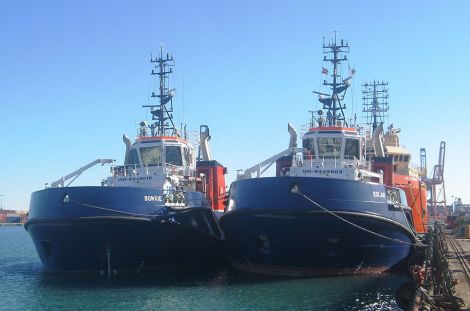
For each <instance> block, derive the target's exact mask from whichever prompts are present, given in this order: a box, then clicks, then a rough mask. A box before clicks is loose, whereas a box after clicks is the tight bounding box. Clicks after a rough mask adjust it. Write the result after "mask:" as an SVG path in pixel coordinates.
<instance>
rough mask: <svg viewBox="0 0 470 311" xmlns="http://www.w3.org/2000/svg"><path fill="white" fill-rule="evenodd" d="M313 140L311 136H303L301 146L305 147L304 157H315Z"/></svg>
mask: <svg viewBox="0 0 470 311" xmlns="http://www.w3.org/2000/svg"><path fill="white" fill-rule="evenodd" d="M314 142H315V140H314V139H313V138H305V139H304V140H302V148H304V149H305V152H304V159H306V160H310V159H314V158H315V146H314V145H315V144H314Z"/></svg>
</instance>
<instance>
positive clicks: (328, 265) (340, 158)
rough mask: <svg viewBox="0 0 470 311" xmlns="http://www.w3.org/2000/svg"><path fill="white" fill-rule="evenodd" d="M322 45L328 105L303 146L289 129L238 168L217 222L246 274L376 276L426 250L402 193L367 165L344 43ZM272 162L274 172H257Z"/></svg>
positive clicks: (233, 259)
mask: <svg viewBox="0 0 470 311" xmlns="http://www.w3.org/2000/svg"><path fill="white" fill-rule="evenodd" d="M323 51H324V53H325V54H326V55H325V58H324V60H323V61H324V62H325V63H327V64H331V65H332V66H333V68H332V71H331V78H332V79H331V80H332V81H331V82H327V81H326V80H325V81H324V82H323V85H324V86H326V87H329V88H330V90H331V93H330V94H327V93H321V92H315V93H317V94H318V95H319V101H320V103H321V104H322V109H320V110H318V111H317V112H314V113H312V120H311V122H310V126H309V129H308V130H307V132H306V133H305V134H304V135H303V137H302V148H297V144H296V141H297V136H296V132H295V130H294V129H293V127H292V126H290V125H289V127H288V129H289V133H290V143H289V148H288V149H286V150H284V151H282V152H280V153H278V154H277V155H274V156H273V157H271V158H269V159H267V160H266V161H263V162H261V163H258V164H256V165H254V166H253V167H252V168H249V169H247V170H246V171H244V172H243V173H242V174H239V176H238V179H237V180H236V181H235V182H233V183H232V185H231V187H230V191H229V198H228V204H227V208H226V213H225V214H224V215H223V216H222V218H221V221H220V226H221V227H222V229H223V231H224V233H225V238H226V241H227V247H228V251H229V258H230V261H231V263H232V265H233V266H234V267H236V268H238V269H240V270H243V271H247V272H252V273H256V274H265V275H276V276H296V277H297V276H298V277H308V276H327V275H352V274H369V273H380V272H385V271H391V270H392V269H395V267H400V266H402V265H403V263H405V262H406V261H407V259H408V258H410V257H411V255H412V254H413V252H414V250H416V249H419V248H421V246H422V244H421V243H420V241H419V240H418V237H417V235H416V234H415V232H414V229H413V222H412V216H411V214H412V211H411V208H410V207H409V206H407V200H406V196H405V193H404V191H403V190H402V189H400V188H396V187H390V186H387V185H385V184H384V183H383V175H382V174H380V173H377V172H373V171H372V170H371V165H370V162H368V161H366V159H365V137H364V135H362V134H361V133H360V132H359V128H358V127H357V126H356V125H354V124H351V125H349V124H348V120H347V119H346V117H345V115H344V111H345V108H346V107H345V104H344V103H343V99H344V96H345V93H346V90H347V89H348V87H349V86H350V85H351V81H352V74H353V73H354V70H351V72H350V73H351V74H350V76H348V77H347V78H345V79H343V78H342V77H341V74H340V70H339V69H340V68H341V67H340V64H341V63H342V62H345V61H347V56H346V54H347V53H348V52H349V45H348V43H345V42H344V41H343V40H341V41H340V42H337V40H336V38H335V39H334V40H333V41H331V42H329V43H328V44H325V43H324V44H323ZM327 67H328V66H327ZM343 68H344V67H343ZM322 73H324V74H326V75H327V74H328V69H327V68H322ZM352 122H353V121H351V123H352ZM273 163H276V176H275V177H261V174H262V173H263V172H264V171H265V170H266V169H267V167H269V166H270V165H272V164H273ZM265 167H266V169H264V168H265ZM262 169H264V170H262ZM254 173H255V174H256V176H255V177H254V178H252V175H253V174H254Z"/></svg>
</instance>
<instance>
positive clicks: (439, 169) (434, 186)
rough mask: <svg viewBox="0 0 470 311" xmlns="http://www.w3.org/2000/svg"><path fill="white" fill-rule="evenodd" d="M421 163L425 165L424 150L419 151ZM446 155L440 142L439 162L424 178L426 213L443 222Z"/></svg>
mask: <svg viewBox="0 0 470 311" xmlns="http://www.w3.org/2000/svg"><path fill="white" fill-rule="evenodd" d="M420 153H421V163H422V165H423V164H424V165H426V164H425V163H426V150H425V149H424V148H422V149H421V152H420ZM445 155H446V143H445V141H441V144H440V147H439V160H438V163H437V164H436V165H434V167H433V169H432V171H431V174H430V177H427V178H424V182H425V183H426V187H427V189H428V211H429V212H430V217H432V218H434V220H439V219H441V220H443V219H446V218H447V207H446V189H445V182H444V163H445Z"/></svg>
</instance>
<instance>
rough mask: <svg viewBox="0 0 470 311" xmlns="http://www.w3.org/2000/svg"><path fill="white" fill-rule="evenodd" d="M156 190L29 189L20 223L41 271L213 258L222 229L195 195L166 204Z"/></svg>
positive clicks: (219, 251) (221, 255) (210, 261)
mask: <svg viewBox="0 0 470 311" xmlns="http://www.w3.org/2000/svg"><path fill="white" fill-rule="evenodd" d="M160 196H162V191H161V190H159V189H149V188H136V187H116V188H114V187H67V188H54V189H52V188H50V189H45V190H42V191H37V192H35V193H33V195H32V198H31V204H30V213H29V219H28V222H27V223H26V224H25V228H26V230H27V231H28V232H29V234H30V235H31V237H32V240H33V242H34V245H35V247H36V250H37V252H38V254H39V257H40V258H41V261H42V263H43V266H44V268H45V269H46V270H48V271H53V272H69V271H90V272H102V273H115V272H124V271H130V272H136V271H141V270H149V269H159V268H167V267H183V266H185V267H192V266H198V267H199V266H204V265H214V264H220V263H222V262H223V261H224V260H225V249H224V241H223V237H222V233H221V231H220V230H219V227H218V223H217V220H216V218H215V217H214V214H213V212H212V210H211V209H210V208H209V207H207V206H206V205H205V204H207V203H206V201H205V200H204V198H203V197H202V194H200V193H198V192H194V193H191V194H188V198H191V199H188V203H189V204H188V206H186V208H184V209H180V210H173V211H168V210H167V209H166V208H164V206H163V205H162V202H161V201H159V200H158V199H160Z"/></svg>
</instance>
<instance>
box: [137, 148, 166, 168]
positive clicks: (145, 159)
mask: <svg viewBox="0 0 470 311" xmlns="http://www.w3.org/2000/svg"><path fill="white" fill-rule="evenodd" d="M140 155H141V156H142V164H143V165H144V166H158V165H161V163H162V148H161V147H160V146H157V147H142V148H140Z"/></svg>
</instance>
